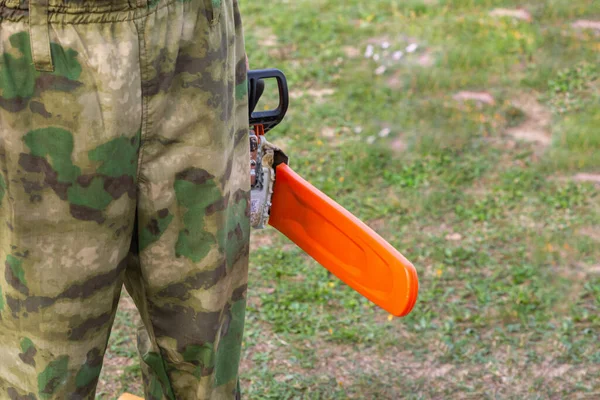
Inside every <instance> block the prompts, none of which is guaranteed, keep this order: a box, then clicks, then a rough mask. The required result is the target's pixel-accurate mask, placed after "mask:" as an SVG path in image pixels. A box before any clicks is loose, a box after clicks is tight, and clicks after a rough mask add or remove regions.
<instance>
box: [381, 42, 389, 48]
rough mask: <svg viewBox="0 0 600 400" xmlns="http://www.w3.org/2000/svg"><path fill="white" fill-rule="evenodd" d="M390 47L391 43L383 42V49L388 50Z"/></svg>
mask: <svg viewBox="0 0 600 400" xmlns="http://www.w3.org/2000/svg"><path fill="white" fill-rule="evenodd" d="M389 47H390V43H389V42H383V43H381V48H382V49H388V48H389Z"/></svg>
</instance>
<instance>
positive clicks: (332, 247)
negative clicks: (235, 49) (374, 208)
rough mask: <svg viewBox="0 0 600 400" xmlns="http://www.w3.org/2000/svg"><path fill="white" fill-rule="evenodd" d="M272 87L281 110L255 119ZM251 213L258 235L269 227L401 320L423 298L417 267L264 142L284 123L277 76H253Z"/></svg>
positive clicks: (282, 84) (283, 85) (283, 92)
mask: <svg viewBox="0 0 600 400" xmlns="http://www.w3.org/2000/svg"><path fill="white" fill-rule="evenodd" d="M267 79H275V80H276V82H277V87H278V90H279V104H278V106H277V108H275V109H272V110H266V111H255V109H256V106H257V104H258V102H259V100H260V98H261V96H262V95H263V93H264V88H265V80H267ZM248 101H249V113H250V114H249V117H250V154H251V160H250V163H251V164H250V165H251V196H250V197H251V201H250V204H251V207H250V211H251V212H250V223H251V226H252V227H253V228H254V229H262V228H264V227H265V226H267V225H270V226H272V227H273V228H275V229H277V230H278V231H279V232H281V233H283V234H284V235H285V236H287V237H288V238H289V239H290V240H291V241H292V242H294V243H295V244H296V245H298V246H299V247H300V248H301V249H302V250H304V251H305V252H306V253H307V254H308V255H310V256H311V257H312V258H313V259H314V260H316V261H317V262H318V263H319V264H321V265H322V266H323V267H325V268H327V269H328V270H329V271H330V272H331V273H333V274H334V275H336V276H337V277H338V278H339V279H341V280H342V281H343V282H344V283H346V284H347V285H349V286H350V287H351V288H353V289H354V290H356V291H357V292H358V293H360V294H361V295H363V296H364V297H366V298H367V299H369V300H370V301H372V302H373V303H375V304H376V305H378V306H379V307H381V308H383V309H384V310H386V311H388V312H389V313H390V314H392V315H395V316H398V317H401V316H405V315H407V314H408V313H409V312H410V311H411V310H412V308H413V307H414V305H415V303H416V300H417V294H418V290H419V282H418V278H417V272H416V270H415V268H414V266H413V265H412V264H411V263H410V262H409V261H408V260H407V259H406V258H405V257H404V256H403V255H402V254H400V253H399V252H398V251H397V250H396V249H394V248H393V247H392V246H391V245H390V244H389V243H388V242H386V241H385V240H384V239H383V238H382V237H381V236H379V235H378V234H377V233H376V232H375V231H373V230H372V229H371V228H369V227H368V226H367V225H366V224H364V223H363V222H361V221H360V220H359V219H358V218H356V217H355V216H354V215H352V214H351V213H350V212H348V211H347V210H346V209H344V208H343V207H342V206H340V205H339V204H338V203H336V202H335V201H333V200H332V199H331V198H329V197H328V196H326V195H325V194H324V193H322V192H321V191H319V190H318V189H317V188H315V187H314V186H313V185H311V184H310V183H308V182H307V181H306V180H304V179H303V178H302V177H301V176H300V175H298V174H297V173H296V172H294V171H293V170H292V169H291V168H290V166H289V158H288V157H287V155H286V154H285V153H284V152H283V151H282V150H281V149H280V148H279V147H277V146H276V145H274V144H272V143H270V142H269V141H268V140H267V139H266V135H265V134H266V133H267V132H268V131H270V130H271V129H273V128H274V127H275V126H277V125H278V124H279V123H280V122H281V121H282V120H283V118H284V117H285V114H286V112H287V109H288V105H289V93H288V87H287V80H286V78H285V75H284V74H283V72H281V71H280V70H277V69H265V70H252V71H249V72H248Z"/></svg>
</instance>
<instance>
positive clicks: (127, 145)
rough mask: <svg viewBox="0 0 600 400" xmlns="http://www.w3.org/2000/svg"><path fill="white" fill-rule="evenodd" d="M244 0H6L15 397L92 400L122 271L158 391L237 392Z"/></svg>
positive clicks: (164, 395) (3, 351) (4, 336)
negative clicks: (241, 4) (241, 7)
mask: <svg viewBox="0 0 600 400" xmlns="http://www.w3.org/2000/svg"><path fill="white" fill-rule="evenodd" d="M246 73H247V71H246V63H245V51H244V42H243V34H242V27H241V22H240V15H239V11H238V5H237V1H236V0H29V2H28V1H23V0H21V1H19V0H1V1H0V259H1V264H0V265H2V267H0V399H11V400H50V399H61V400H62V399H73V400H74V399H93V398H94V394H95V389H96V384H97V381H98V376H99V374H100V370H101V368H102V359H103V355H104V352H105V350H106V346H107V341H108V337H109V333H110V330H111V326H112V324H113V320H114V317H115V311H116V308H117V303H118V301H119V296H120V293H121V289H122V286H123V284H125V286H126V288H127V290H128V291H129V293H130V294H131V296H132V297H133V299H134V300H135V303H136V305H137V307H138V309H139V310H140V314H141V316H142V320H143V323H144V326H143V327H141V328H140V331H139V335H138V336H139V337H138V348H139V352H140V356H141V360H140V362H141V366H142V371H143V378H144V388H145V396H146V398H147V399H234V398H236V397H238V396H239V388H238V365H239V359H240V346H241V341H242V333H243V326H244V310H245V296H246V288H247V272H248V269H247V267H248V239H249V221H248V217H249V216H248V200H249V189H250V187H249V169H250V163H249V143H248V136H247V134H248V115H247V113H248V110H247V95H246V92H247V83H246Z"/></svg>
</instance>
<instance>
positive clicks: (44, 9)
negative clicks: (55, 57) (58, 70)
mask: <svg viewBox="0 0 600 400" xmlns="http://www.w3.org/2000/svg"><path fill="white" fill-rule="evenodd" d="M29 39H30V41H31V58H32V59H33V64H34V65H35V69H37V70H38V71H46V72H52V71H54V65H53V64H52V53H51V51H50V25H49V23H48V0H29Z"/></svg>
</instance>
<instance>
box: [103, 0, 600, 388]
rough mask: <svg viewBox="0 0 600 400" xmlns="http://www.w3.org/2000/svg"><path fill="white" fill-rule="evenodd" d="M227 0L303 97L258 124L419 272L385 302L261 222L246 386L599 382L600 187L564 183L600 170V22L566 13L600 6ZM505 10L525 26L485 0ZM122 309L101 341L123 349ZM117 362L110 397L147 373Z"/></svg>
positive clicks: (583, 13)
mask: <svg viewBox="0 0 600 400" xmlns="http://www.w3.org/2000/svg"><path fill="white" fill-rule="evenodd" d="M241 6H242V11H243V14H244V15H245V29H246V35H247V47H248V53H249V58H250V63H251V66H252V67H253V68H266V67H277V68H279V69H282V70H283V71H284V72H285V73H286V75H287V77H288V80H289V85H290V88H291V90H292V91H293V92H295V93H296V94H298V96H295V97H294V98H293V99H292V101H291V107H290V110H289V115H288V117H287V118H286V121H285V122H284V123H283V124H282V125H281V126H280V127H278V128H277V129H275V130H274V131H273V132H272V133H270V134H269V137H270V140H271V141H273V142H275V143H279V144H281V145H282V146H283V147H284V149H285V150H286V152H287V154H288V155H289V156H290V158H291V165H292V167H293V168H294V169H295V170H296V171H297V172H299V173H300V174H301V175H303V176H304V177H306V178H307V179H308V180H310V181H311V182H312V183H313V184H315V185H316V186H317V187H319V188H320V189H321V190H323V191H324V192H326V193H327V194H328V195H330V196H332V197H333V198H335V199H336V200H337V201H338V202H339V203H341V204H342V205H343V206H344V207H346V208H348V209H349V210H350V211H351V212H353V213H354V214H355V215H357V216H358V217H360V218H361V219H363V220H364V221H367V222H368V223H369V224H370V225H371V226H373V227H374V228H375V229H376V230H377V231H378V232H379V233H380V234H381V235H383V236H384V237H385V238H386V239H387V240H389V241H390V243H392V244H393V245H394V246H395V247H397V248H398V249H399V250H400V251H401V252H402V253H403V254H404V255H405V256H406V257H407V258H409V259H410V260H411V261H412V262H413V263H414V265H415V266H416V268H417V270H418V272H419V278H420V293H419V300H418V302H417V304H416V306H415V309H414V311H413V312H412V314H410V315H409V316H408V317H406V318H403V319H390V318H388V315H387V314H386V313H384V312H382V311H381V310H379V309H377V308H376V307H374V306H372V305H371V304H370V303H369V302H367V301H366V300H365V299H363V298H361V296H359V295H358V294H356V293H355V292H353V291H352V290H350V289H349V288H347V287H345V286H344V285H343V284H341V283H340V282H339V281H338V280H337V279H336V278H335V277H333V276H331V275H329V274H328V273H327V271H326V270H324V269H323V268H322V267H320V266H319V265H317V264H316V263H315V262H314V261H312V260H311V259H310V258H308V257H307V256H306V255H304V254H303V253H302V252H301V251H300V250H299V249H298V248H296V247H295V246H293V244H291V243H290V242H289V241H288V240H287V239H285V238H284V237H282V236H281V235H279V234H277V233H276V232H275V231H273V230H272V229H268V230H266V231H264V232H254V233H253V235H254V238H253V243H254V245H253V252H252V261H251V266H250V289H249V306H248V312H247V327H246V333H245V342H244V348H245V352H244V360H243V364H242V367H243V369H242V386H243V391H244V393H245V396H246V398H249V399H346V398H356V399H398V398H411V399H412V398H414V399H428V398H465V397H472V398H515V399H516V398H519V399H520V398H528V399H529V398H530V399H542V398H596V397H599V396H600V367H599V365H600V350H599V347H598V345H597V343H598V340H599V334H600V312H599V311H600V244H599V241H600V189H599V186H598V184H594V183H593V182H586V181H581V180H580V179H575V178H576V177H577V176H578V174H581V173H587V174H590V175H593V174H596V175H595V176H598V174H600V128H599V127H600V80H599V78H600V67H599V65H600V32H594V31H592V30H580V29H575V28H573V27H572V24H573V23H574V22H575V21H576V20H578V19H588V20H597V21H600V8H599V7H598V4H597V1H596V0H569V1H567V0H529V1H527V0H525V1H510V0H452V1H451V0H437V1H424V0H421V1H420V0H403V1H399V0H398V1H391V0H376V1H358V0H348V1H334V0H298V1H289V2H284V1H274V2H253V1H248V2H246V1H241ZM516 7H523V8H524V9H526V10H527V11H528V12H529V13H530V14H531V18H532V21H531V22H527V21H522V20H518V19H514V18H511V17H505V18H499V17H492V16H490V15H489V12H490V11H491V10H493V9H494V8H511V9H514V8H516ZM269 42H271V44H269ZM273 42H274V43H275V45H273ZM383 42H387V43H388V44H389V48H388V49H382V48H381V43H383ZM411 43H416V44H418V48H417V49H416V51H415V52H414V53H408V52H406V47H407V46H408V45H409V44H411ZM265 44H268V45H265ZM370 44H371V45H372V46H374V52H375V53H378V54H379V56H380V59H379V61H375V60H373V59H372V58H366V57H364V56H363V54H364V53H365V51H366V49H367V47H368V46H369V45H370ZM351 50H352V51H351ZM396 51H403V52H404V54H403V57H402V58H400V60H398V61H396V60H393V54H394V52H396ZM352 52H354V53H355V54H358V55H357V56H348V55H347V53H352ZM385 52H387V53H385ZM382 60H385V65H386V70H385V72H383V73H382V74H376V73H375V70H376V69H377V68H378V67H379V66H380V65H381V64H382V63H383V61H382ZM320 89H333V93H332V94H331V95H325V96H324V97H323V98H322V99H320V100H319V99H318V98H316V97H315V96H314V95H312V94H311V93H314V91H315V90H320ZM311 91H312V92H311ZM460 91H472V92H487V93H489V94H490V95H491V96H493V98H494V103H493V104H485V103H481V102H478V101H464V102H463V101H458V100H455V99H454V98H453V96H454V95H456V94H457V93H458V92H460ZM523 99H533V100H530V101H529V103H528V102H527V101H523ZM531 101H534V102H537V106H536V107H537V108H538V109H541V110H542V111H543V112H544V113H545V114H544V115H546V114H547V115H548V117H544V118H542V116H540V115H537V114H536V112H535V110H533V109H532V108H531V106H530V105H527V104H531ZM324 128H331V129H333V132H335V134H334V135H333V136H332V135H331V134H328V135H323V134H322V132H323V130H324ZM385 128H388V129H389V132H390V133H389V135H387V136H386V135H381V136H382V137H381V136H380V132H382V130H384V129H385ZM515 130H521V131H523V130H525V131H528V130H537V131H541V132H542V133H543V134H545V135H547V137H548V141H547V143H546V144H542V143H539V142H535V141H527V140H517V139H515V137H514V135H513V132H515ZM384 133H385V131H384ZM128 313H131V311H130V310H129V311H127V310H124V311H120V314H119V315H121V316H123V315H129V314H128ZM127 321H128V319H127V318H123V317H120V319H119V318H118V319H117V322H116V324H115V330H114V332H113V337H112V339H111V353H110V354H111V355H116V354H123V355H125V356H128V355H130V354H133V353H130V352H131V351H132V350H131V349H132V348H133V347H132V346H133V342H134V341H133V340H131V337H132V335H133V331H132V330H131V328H130V327H128V325H127ZM127 338H129V339H127ZM129 368H130V370H128V371H126V375H125V376H126V379H124V380H121V381H119V382H122V385H121V386H118V385H117V386H116V388H115V389H114V390H115V391H116V392H118V391H119V390H122V389H125V388H127V384H129V382H130V381H131V380H132V379H133V378H134V377H138V376H139V370H136V369H135V367H129ZM107 398H110V397H107Z"/></svg>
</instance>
